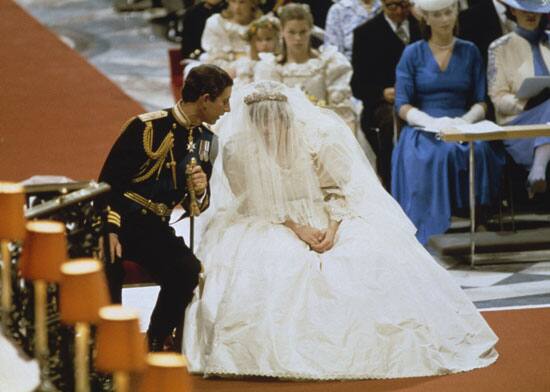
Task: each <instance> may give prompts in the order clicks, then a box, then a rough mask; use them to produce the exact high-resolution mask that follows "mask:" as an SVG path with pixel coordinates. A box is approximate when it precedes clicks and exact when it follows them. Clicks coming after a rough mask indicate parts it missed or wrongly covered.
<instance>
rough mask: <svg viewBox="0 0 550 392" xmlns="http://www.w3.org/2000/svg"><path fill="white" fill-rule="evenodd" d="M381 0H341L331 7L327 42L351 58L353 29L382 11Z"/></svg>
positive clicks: (328, 18)
mask: <svg viewBox="0 0 550 392" xmlns="http://www.w3.org/2000/svg"><path fill="white" fill-rule="evenodd" d="M380 10H381V9H380V0H340V1H339V2H337V3H335V4H334V5H333V6H332V7H330V9H329V11H328V15H327V22H326V24H325V44H330V45H334V46H336V47H337V48H338V51H339V52H340V53H343V54H344V55H345V56H346V57H347V59H348V60H351V52H352V48H353V30H354V29H355V28H356V27H357V26H359V25H362V24H363V23H365V22H366V21H367V20H370V19H372V18H373V17H374V16H375V15H376V14H378V13H379V12H380Z"/></svg>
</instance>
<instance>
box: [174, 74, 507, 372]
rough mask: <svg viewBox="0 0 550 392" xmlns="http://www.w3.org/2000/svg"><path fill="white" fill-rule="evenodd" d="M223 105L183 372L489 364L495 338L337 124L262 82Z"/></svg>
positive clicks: (446, 368)
mask: <svg viewBox="0 0 550 392" xmlns="http://www.w3.org/2000/svg"><path fill="white" fill-rule="evenodd" d="M231 107H232V111H231V112H230V113H228V114H226V115H225V117H224V118H223V119H222V120H221V123H220V126H219V128H218V130H219V137H220V144H221V146H222V147H223V148H222V152H221V156H220V157H218V159H217V161H216V164H215V169H214V177H213V179H212V195H213V197H214V199H213V208H214V213H213V214H212V215H211V218H210V220H209V222H208V224H207V225H206V228H205V231H204V233H203V234H202V241H201V244H200V248H199V249H198V257H199V259H201V260H202V261H203V264H204V274H205V284H204V287H203V289H202V290H198V289H197V291H196V295H195V298H194V300H193V301H192V303H191V304H190V305H189V307H188V308H187V313H186V317H185V329H184V353H185V354H186V355H187V358H188V360H189V370H190V371H192V372H199V373H203V374H204V375H206V376H208V375H221V376H224V375H243V376H244V375H250V376H252V375H255V376H271V377H281V378H287V377H288V378H306V379H362V378H397V377H416V376H430V375H439V374H446V373H454V372H461V371H467V370H471V369H475V368H479V367H484V366H488V365H490V364H491V363H493V362H494V361H495V360H496V359H497V356H498V354H497V352H496V351H495V349H494V346H495V344H496V342H497V340H498V338H497V337H496V336H495V334H494V333H493V331H492V330H491V329H490V327H489V326H488V325H487V323H486V322H485V320H484V319H483V318H482V317H481V315H480V314H479V312H478V311H477V310H476V308H475V307H474V305H473V304H472V303H471V302H470V300H469V299H468V298H467V297H466V295H465V294H464V293H463V292H462V290H461V289H460V288H459V287H458V286H457V285H456V283H455V282H454V281H453V280H452V279H451V277H450V275H449V274H448V273H447V272H446V271H445V270H444V269H443V268H441V267H440V266H439V265H438V264H437V263H436V262H435V261H434V259H433V258H432V257H431V256H430V255H429V253H428V252H427V251H426V250H425V249H424V248H423V247H422V245H420V243H419V242H418V241H417V240H416V238H415V236H414V232H415V229H414V227H413V225H412V224H411V223H410V221H409V220H408V218H407V217H406V216H405V214H404V213H403V212H402V210H401V208H400V207H399V205H398V204H397V203H396V202H395V201H394V200H393V199H392V198H391V196H390V195H388V194H387V193H386V192H385V190H384V189H383V187H382V186H381V185H380V183H379V181H378V179H377V177H376V175H375V173H374V171H373V169H372V168H371V166H370V165H369V163H368V162H367V160H366V158H365V156H364V154H363V152H362V150H361V149H360V147H359V145H358V144H357V142H356V141H355V138H354V136H353V134H352V132H351V130H350V129H349V128H348V127H347V126H346V125H345V123H344V122H343V121H342V120H340V118H339V117H337V115H335V114H333V113H332V112H330V111H328V110H326V109H322V108H318V107H315V106H314V105H313V104H311V103H310V102H309V101H308V100H307V98H306V97H305V96H304V95H303V93H302V92H301V91H299V90H298V89H291V88H288V87H285V86H284V85H282V84H279V83H277V82H266V81H263V82H256V83H253V84H251V85H248V86H246V87H245V88H244V89H243V90H240V91H238V92H236V93H235V94H234V97H233V98H232V102H231Z"/></svg>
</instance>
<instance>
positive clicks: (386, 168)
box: [361, 102, 394, 191]
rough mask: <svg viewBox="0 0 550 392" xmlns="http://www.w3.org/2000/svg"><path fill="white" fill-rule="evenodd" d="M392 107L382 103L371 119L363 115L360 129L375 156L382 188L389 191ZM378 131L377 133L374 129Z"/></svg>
mask: <svg viewBox="0 0 550 392" xmlns="http://www.w3.org/2000/svg"><path fill="white" fill-rule="evenodd" d="M393 111H394V108H393V105H392V104H390V103H387V102H383V103H381V104H380V105H378V106H377V107H376V108H375V109H374V111H373V113H372V118H371V119H370V121H369V119H367V118H366V116H365V113H363V117H362V119H361V120H362V121H361V127H362V128H363V132H365V137H366V138H367V140H368V142H369V143H370V145H371V147H372V149H373V151H374V153H375V154H376V171H377V172H378V175H379V176H380V179H381V180H382V184H383V185H384V187H385V188H386V189H387V190H388V191H390V190H391V155H392V151H393ZM376 128H377V129H378V132H377V131H376V130H375V129H376Z"/></svg>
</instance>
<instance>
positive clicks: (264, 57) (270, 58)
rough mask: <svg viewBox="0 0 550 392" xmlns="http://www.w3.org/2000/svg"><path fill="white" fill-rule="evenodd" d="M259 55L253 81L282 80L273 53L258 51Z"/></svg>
mask: <svg viewBox="0 0 550 392" xmlns="http://www.w3.org/2000/svg"><path fill="white" fill-rule="evenodd" d="M259 56H260V61H258V63H257V64H256V67H255V68H254V81H256V82H257V81H260V80H275V81H277V82H282V81H283V80H282V75H281V72H280V71H279V66H278V64H277V59H276V57H275V56H274V55H273V53H260V54H259Z"/></svg>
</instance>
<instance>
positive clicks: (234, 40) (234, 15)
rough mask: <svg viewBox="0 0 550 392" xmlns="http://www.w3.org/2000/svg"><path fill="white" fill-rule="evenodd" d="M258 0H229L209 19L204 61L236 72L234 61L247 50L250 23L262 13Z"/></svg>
mask: <svg viewBox="0 0 550 392" xmlns="http://www.w3.org/2000/svg"><path fill="white" fill-rule="evenodd" d="M258 4H259V0H228V1H227V8H226V9H225V10H224V11H222V12H221V13H220V14H214V15H212V16H211V17H210V18H208V20H207V21H206V26H205V28H204V33H203V35H202V47H203V49H204V50H205V53H203V54H202V55H201V57H200V60H201V61H202V62H204V63H210V64H215V65H217V66H219V67H221V68H223V69H224V70H225V71H227V72H228V73H229V74H230V75H232V76H234V75H235V70H234V68H233V63H234V61H235V60H237V59H238V58H239V57H241V56H245V55H247V53H248V42H247V41H246V39H245V35H246V32H247V30H248V27H249V26H250V23H252V21H254V20H255V19H257V18H258V17H260V16H261V15H262V13H261V11H260V9H259V8H258Z"/></svg>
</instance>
